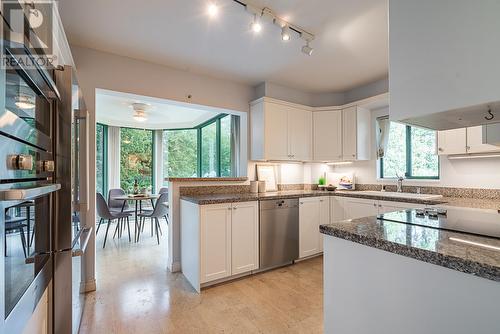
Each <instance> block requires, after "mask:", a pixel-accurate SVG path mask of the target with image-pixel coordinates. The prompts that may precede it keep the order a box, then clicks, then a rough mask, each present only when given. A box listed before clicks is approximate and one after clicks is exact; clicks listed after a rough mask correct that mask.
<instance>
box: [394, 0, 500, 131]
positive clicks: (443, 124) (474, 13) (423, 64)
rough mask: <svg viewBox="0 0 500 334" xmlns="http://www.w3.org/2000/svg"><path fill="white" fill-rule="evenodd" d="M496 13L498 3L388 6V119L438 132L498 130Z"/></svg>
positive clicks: (401, 1)
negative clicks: (478, 127)
mask: <svg viewBox="0 0 500 334" xmlns="http://www.w3.org/2000/svg"><path fill="white" fill-rule="evenodd" d="M451 4H452V6H451ZM498 13H500V1H467V0H460V1H451V2H450V1H435V0H419V1H415V0H389V59H390V62H389V91H390V106H391V109H390V118H391V119H392V120H395V121H403V122H405V123H409V124H414V125H420V126H424V127H427V128H431V129H435V130H447V129H455V128H463V127H471V126H476V125H481V124H486V123H495V122H499V121H500V104H499V103H492V102H495V101H500V90H499V89H498V78H499V77H500V61H498V55H499V54H500V43H498V32H499V31H500V20H499V19H498ZM488 108H491V112H492V114H493V115H494V116H495V117H494V118H493V119H492V120H491V121H488V120H487V119H485V117H488V119H490V118H491V115H490V114H488Z"/></svg>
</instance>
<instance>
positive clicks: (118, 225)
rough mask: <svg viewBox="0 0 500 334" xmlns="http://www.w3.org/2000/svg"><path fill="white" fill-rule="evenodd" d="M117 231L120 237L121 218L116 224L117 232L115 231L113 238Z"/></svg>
mask: <svg viewBox="0 0 500 334" xmlns="http://www.w3.org/2000/svg"><path fill="white" fill-rule="evenodd" d="M116 233H118V238H120V219H118V222H117V224H116V228H115V232H114V233H113V239H114V238H115V235H116Z"/></svg>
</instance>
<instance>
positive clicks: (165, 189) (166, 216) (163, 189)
mask: <svg viewBox="0 0 500 334" xmlns="http://www.w3.org/2000/svg"><path fill="white" fill-rule="evenodd" d="M158 194H160V195H161V194H167V195H168V188H167V187H161V188H160V191H159V192H158ZM167 200H168V196H167ZM167 208H168V205H167ZM164 218H165V220H166V221H167V224H168V211H167V214H166V215H165V216H164Z"/></svg>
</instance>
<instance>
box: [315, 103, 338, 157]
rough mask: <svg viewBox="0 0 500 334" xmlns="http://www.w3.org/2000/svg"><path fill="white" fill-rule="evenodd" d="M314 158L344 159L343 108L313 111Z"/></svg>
mask: <svg viewBox="0 0 500 334" xmlns="http://www.w3.org/2000/svg"><path fill="white" fill-rule="evenodd" d="M313 158H314V160H315V161H340V160H342V110H324V111H316V112H313Z"/></svg>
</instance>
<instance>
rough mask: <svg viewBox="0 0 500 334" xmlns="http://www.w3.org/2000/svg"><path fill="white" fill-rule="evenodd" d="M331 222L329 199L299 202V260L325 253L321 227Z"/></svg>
mask: <svg viewBox="0 0 500 334" xmlns="http://www.w3.org/2000/svg"><path fill="white" fill-rule="evenodd" d="M329 222H330V201H329V198H328V197H306V198H301V199H300V200H299V258H305V257H308V256H312V255H316V254H318V253H321V252H322V251H323V239H322V235H321V233H320V232H319V226H320V225H322V224H328V223H329Z"/></svg>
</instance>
